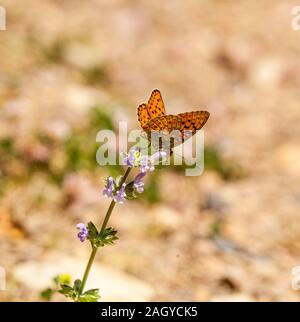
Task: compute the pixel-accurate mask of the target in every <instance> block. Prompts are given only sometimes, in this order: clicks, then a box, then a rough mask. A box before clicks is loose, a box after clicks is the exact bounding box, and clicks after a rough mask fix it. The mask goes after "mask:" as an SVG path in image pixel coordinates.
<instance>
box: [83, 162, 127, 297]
mask: <svg viewBox="0 0 300 322" xmlns="http://www.w3.org/2000/svg"><path fill="white" fill-rule="evenodd" d="M130 170H131V168H127V170H126V172H125V174H124V176H123V178H122V180H121V182H120V187H121V186H122V184H123V183H124V182H125V181H126V179H127V177H128V175H129V173H130ZM115 205H116V202H115V201H114V200H112V201H111V203H110V205H109V207H108V209H107V212H106V215H105V217H104V220H103V223H102V226H101V229H100V232H99V234H100V235H101V234H102V233H103V232H104V230H105V228H106V226H107V223H108V221H109V218H110V216H111V214H112V211H113V209H114V207H115ZM97 250H98V248H97V247H94V248H93V249H92V252H91V255H90V258H89V261H88V263H87V265H86V268H85V271H84V274H83V278H82V282H81V285H80V289H79V295H80V294H82V292H83V290H84V287H85V284H86V281H87V279H88V276H89V273H90V270H91V267H92V265H93V262H94V260H95V257H96V254H97Z"/></svg>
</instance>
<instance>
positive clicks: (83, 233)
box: [76, 223, 88, 242]
mask: <svg viewBox="0 0 300 322" xmlns="http://www.w3.org/2000/svg"><path fill="white" fill-rule="evenodd" d="M76 228H77V229H80V232H79V233H78V234H77V237H78V238H79V240H80V241H81V242H84V241H85V240H86V239H87V236H88V229H87V227H86V225H85V224H83V223H80V224H77V225H76Z"/></svg>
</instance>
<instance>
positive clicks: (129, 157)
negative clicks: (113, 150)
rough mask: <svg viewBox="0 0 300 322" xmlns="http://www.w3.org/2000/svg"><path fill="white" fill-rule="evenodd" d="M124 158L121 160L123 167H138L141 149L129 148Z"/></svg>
mask: <svg viewBox="0 0 300 322" xmlns="http://www.w3.org/2000/svg"><path fill="white" fill-rule="evenodd" d="M125 155H126V157H125V158H124V159H123V165H127V166H128V167H134V166H137V165H138V162H139V159H140V157H141V148H139V147H134V148H131V149H130V150H129V152H128V154H125Z"/></svg>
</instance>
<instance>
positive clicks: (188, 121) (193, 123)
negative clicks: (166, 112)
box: [177, 111, 209, 135]
mask: <svg viewBox="0 0 300 322" xmlns="http://www.w3.org/2000/svg"><path fill="white" fill-rule="evenodd" d="M177 116H178V117H179V118H180V119H181V125H180V131H192V133H193V135H194V134H195V133H196V132H197V131H198V130H200V129H201V128H202V127H203V126H204V124H205V123H206V121H207V120H208V118H209V112H207V111H195V112H186V113H180V114H178V115H177Z"/></svg>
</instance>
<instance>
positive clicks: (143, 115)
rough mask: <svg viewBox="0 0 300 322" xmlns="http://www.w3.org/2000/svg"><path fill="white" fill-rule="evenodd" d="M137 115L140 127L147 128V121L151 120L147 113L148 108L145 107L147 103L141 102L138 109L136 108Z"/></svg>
mask: <svg viewBox="0 0 300 322" xmlns="http://www.w3.org/2000/svg"><path fill="white" fill-rule="evenodd" d="M137 116H138V120H139V122H140V125H141V127H142V128H143V129H144V130H145V131H147V130H148V129H149V128H148V125H147V124H148V123H149V121H150V120H151V117H150V115H149V113H148V108H147V104H141V105H140V106H139V107H138V109H137Z"/></svg>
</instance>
